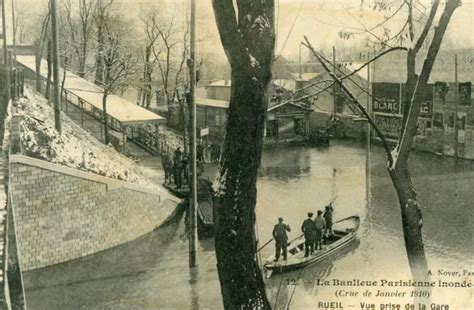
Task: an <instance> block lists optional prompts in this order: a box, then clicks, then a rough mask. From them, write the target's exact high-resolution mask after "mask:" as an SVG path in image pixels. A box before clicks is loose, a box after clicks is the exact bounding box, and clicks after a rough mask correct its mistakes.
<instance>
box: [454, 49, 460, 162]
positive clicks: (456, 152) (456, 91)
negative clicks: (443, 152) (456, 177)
mask: <svg viewBox="0 0 474 310" xmlns="http://www.w3.org/2000/svg"><path fill="white" fill-rule="evenodd" d="M454 87H455V88H454V113H455V115H454V158H455V160H456V162H457V161H458V158H459V149H458V143H459V141H458V140H459V137H458V135H459V129H458V125H459V124H458V101H459V84H458V55H457V54H455V55H454Z"/></svg>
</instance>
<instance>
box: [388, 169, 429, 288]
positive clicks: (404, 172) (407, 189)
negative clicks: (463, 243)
mask: <svg viewBox="0 0 474 310" xmlns="http://www.w3.org/2000/svg"><path fill="white" fill-rule="evenodd" d="M389 172H390V177H391V179H392V183H393V186H394V187H395V190H396V192H397V196H398V201H399V203H400V209H401V213H402V226H403V237H404V240H405V248H406V251H407V257H408V263H409V265H410V269H411V272H412V276H413V279H415V280H417V281H423V280H424V279H427V278H428V263H427V260H426V256H425V250H424V245H423V236H422V231H421V230H422V227H423V218H422V214H421V210H420V206H419V204H418V200H417V198H416V192H415V189H414V187H413V185H412V182H411V178H410V173H409V171H408V167H407V166H406V164H402V163H400V164H399V167H398V168H397V169H396V170H392V171H389Z"/></svg>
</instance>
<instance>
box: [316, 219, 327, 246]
mask: <svg viewBox="0 0 474 310" xmlns="http://www.w3.org/2000/svg"><path fill="white" fill-rule="evenodd" d="M322 214H323V211H321V210H318V216H317V217H316V218H315V219H314V224H315V226H316V234H315V235H316V240H315V250H317V249H318V246H319V249H320V250H322V249H323V233H324V228H325V227H326V222H325V221H324V218H323V217H322Z"/></svg>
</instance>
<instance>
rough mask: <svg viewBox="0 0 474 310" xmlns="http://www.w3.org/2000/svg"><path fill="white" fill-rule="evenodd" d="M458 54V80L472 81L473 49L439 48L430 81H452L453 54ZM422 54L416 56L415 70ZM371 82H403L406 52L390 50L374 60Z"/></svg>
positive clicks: (421, 63)
mask: <svg viewBox="0 0 474 310" xmlns="http://www.w3.org/2000/svg"><path fill="white" fill-rule="evenodd" d="M456 54H457V55H458V81H459V82H469V81H470V82H474V49H462V50H440V51H439V53H438V56H437V58H436V61H435V63H434V66H433V70H432V72H431V75H430V80H429V82H430V83H434V82H454V80H455V79H454V67H455V65H454V57H455V56H454V55H456ZM424 56H425V55H424V54H421V53H420V54H419V56H418V57H417V63H416V71H417V72H418V73H419V72H420V71H421V68H422V66H423V60H424ZM372 81H373V82H387V83H404V82H406V53H405V52H404V51H396V52H391V53H389V54H387V55H384V56H383V57H381V58H379V59H378V60H377V61H375V64H374V66H373V74H372Z"/></svg>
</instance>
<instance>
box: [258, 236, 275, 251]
mask: <svg viewBox="0 0 474 310" xmlns="http://www.w3.org/2000/svg"><path fill="white" fill-rule="evenodd" d="M272 241H273V237H272V238H271V239H270V240H268V241H267V242H265V244H264V245H262V246H261V247H260V248H259V249H258V250H257V252H260V250H262V249H263V248H264V247H266V246H267V245H269V244H270V242H272Z"/></svg>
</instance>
